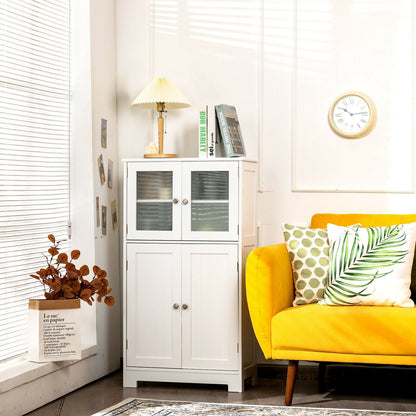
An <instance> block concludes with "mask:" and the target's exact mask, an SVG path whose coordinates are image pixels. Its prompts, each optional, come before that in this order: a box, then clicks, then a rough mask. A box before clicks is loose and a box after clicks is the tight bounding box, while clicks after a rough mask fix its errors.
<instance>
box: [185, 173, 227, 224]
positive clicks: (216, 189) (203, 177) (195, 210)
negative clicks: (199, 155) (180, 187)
mask: <svg viewBox="0 0 416 416" xmlns="http://www.w3.org/2000/svg"><path fill="white" fill-rule="evenodd" d="M228 199H229V172H228V171H194V172H191V204H192V205H191V230H192V231H228V228H229V225H228V224H229V206H228V205H229V204H228Z"/></svg>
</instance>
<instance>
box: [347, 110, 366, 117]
mask: <svg viewBox="0 0 416 416" xmlns="http://www.w3.org/2000/svg"><path fill="white" fill-rule="evenodd" d="M357 114H368V111H363V112H362V113H352V114H351V115H352V116H356V115H357Z"/></svg>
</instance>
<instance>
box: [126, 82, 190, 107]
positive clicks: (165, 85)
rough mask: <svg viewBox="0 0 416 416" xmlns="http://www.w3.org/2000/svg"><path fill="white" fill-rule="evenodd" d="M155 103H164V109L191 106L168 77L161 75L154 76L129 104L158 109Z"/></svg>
mask: <svg viewBox="0 0 416 416" xmlns="http://www.w3.org/2000/svg"><path fill="white" fill-rule="evenodd" d="M157 103H164V104H165V106H164V107H165V108H166V109H176V108H185V107H190V106H191V104H190V102H189V101H188V99H187V98H186V97H185V96H184V95H183V94H182V93H181V92H180V91H179V90H178V89H177V88H176V87H175V85H174V84H173V83H172V81H170V80H169V78H161V77H156V78H154V79H153V81H152V82H151V83H150V84H149V85H147V87H145V89H144V90H143V91H142V92H141V93H140V94H139V95H138V96H137V97H136V98H135V100H134V101H133V102H132V103H131V105H132V106H138V107H142V108H149V109H155V110H158V108H157ZM158 111H159V110H158Z"/></svg>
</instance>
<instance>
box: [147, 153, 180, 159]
mask: <svg viewBox="0 0 416 416" xmlns="http://www.w3.org/2000/svg"><path fill="white" fill-rule="evenodd" d="M143 157H145V158H146V159H147V158H158V157H160V158H162V157H178V155H177V154H176V153H145V154H144V155H143Z"/></svg>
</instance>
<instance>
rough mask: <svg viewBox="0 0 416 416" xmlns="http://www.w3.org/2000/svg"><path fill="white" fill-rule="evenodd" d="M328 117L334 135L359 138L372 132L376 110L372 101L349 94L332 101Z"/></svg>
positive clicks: (355, 94) (358, 94)
mask: <svg viewBox="0 0 416 416" xmlns="http://www.w3.org/2000/svg"><path fill="white" fill-rule="evenodd" d="M328 117H329V124H330V126H331V128H332V130H334V132H335V133H337V134H338V135H340V136H342V137H348V138H359V137H363V136H366V135H367V134H369V133H370V132H371V131H372V130H373V128H374V126H375V122H376V109H375V106H374V103H373V102H372V100H371V99H370V98H369V97H367V96H366V95H364V94H362V93H357V92H350V93H345V94H343V95H342V96H340V97H338V98H337V99H335V100H334V102H333V104H332V106H331V108H330V110H329V114H328Z"/></svg>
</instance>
